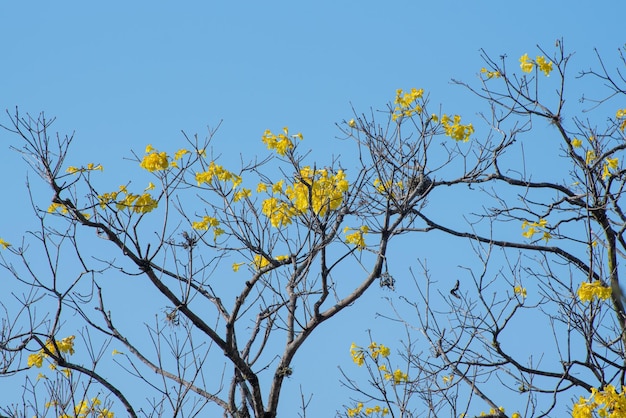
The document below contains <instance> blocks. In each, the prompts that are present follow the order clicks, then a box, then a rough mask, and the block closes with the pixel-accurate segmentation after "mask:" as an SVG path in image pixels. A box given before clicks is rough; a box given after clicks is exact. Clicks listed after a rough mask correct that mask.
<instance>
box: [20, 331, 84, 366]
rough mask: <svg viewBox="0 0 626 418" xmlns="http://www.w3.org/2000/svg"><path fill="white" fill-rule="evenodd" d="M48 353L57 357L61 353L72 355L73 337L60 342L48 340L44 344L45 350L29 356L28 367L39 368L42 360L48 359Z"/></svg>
mask: <svg viewBox="0 0 626 418" xmlns="http://www.w3.org/2000/svg"><path fill="white" fill-rule="evenodd" d="M48 352H50V353H52V354H54V355H55V356H59V355H60V354H61V353H68V354H70V355H72V354H74V336H73V335H70V336H69V337H65V338H63V339H62V340H61V341H53V340H50V341H48V342H46V348H45V349H43V348H42V349H41V350H39V351H38V352H36V353H33V354H30V355H29V356H28V359H27V363H26V364H27V366H28V367H33V366H35V367H41V365H42V364H43V360H44V359H45V358H46V357H48Z"/></svg>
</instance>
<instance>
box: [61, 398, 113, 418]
mask: <svg viewBox="0 0 626 418" xmlns="http://www.w3.org/2000/svg"><path fill="white" fill-rule="evenodd" d="M100 405H102V401H101V400H100V399H98V398H91V402H89V401H87V400H86V399H83V400H82V401H80V402H79V403H77V404H76V405H75V406H74V413H73V414H61V415H59V418H87V417H94V418H114V417H115V414H114V413H113V412H111V411H109V410H108V409H106V408H100Z"/></svg>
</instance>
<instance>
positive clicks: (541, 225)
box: [522, 219, 552, 242]
mask: <svg viewBox="0 0 626 418" xmlns="http://www.w3.org/2000/svg"><path fill="white" fill-rule="evenodd" d="M547 226H548V221H546V220H545V219H539V222H528V221H526V220H525V221H524V222H522V229H524V230H525V231H524V232H522V236H524V237H525V238H528V239H532V237H533V236H534V235H535V234H537V233H540V232H542V233H543V236H542V237H541V239H542V240H544V241H545V242H548V241H549V240H550V238H552V235H551V234H550V233H549V232H548V231H547V229H546V228H547Z"/></svg>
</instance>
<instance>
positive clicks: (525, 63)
mask: <svg viewBox="0 0 626 418" xmlns="http://www.w3.org/2000/svg"><path fill="white" fill-rule="evenodd" d="M519 62H520V67H521V69H522V71H523V72H525V73H529V72H531V71H532V70H533V67H534V65H535V64H533V62H532V61H530V59H529V58H528V54H524V55H522V56H521V57H520V59H519Z"/></svg>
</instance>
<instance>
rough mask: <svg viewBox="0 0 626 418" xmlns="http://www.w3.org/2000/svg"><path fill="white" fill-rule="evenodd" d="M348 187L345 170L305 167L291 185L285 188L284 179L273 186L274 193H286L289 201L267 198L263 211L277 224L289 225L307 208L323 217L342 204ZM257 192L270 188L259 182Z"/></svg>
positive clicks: (274, 224) (276, 225)
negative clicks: (333, 171)
mask: <svg viewBox="0 0 626 418" xmlns="http://www.w3.org/2000/svg"><path fill="white" fill-rule="evenodd" d="M348 187H349V182H348V180H346V175H345V173H344V172H343V170H338V171H337V172H336V173H334V174H333V173H332V172H331V171H330V170H327V169H318V170H313V169H311V168H310V167H308V166H307V167H303V168H302V169H301V170H300V173H299V174H298V175H296V178H295V179H294V182H293V184H292V185H289V186H287V187H286V188H284V180H280V181H278V182H276V183H274V184H273V185H272V193H273V194H275V195H276V194H284V196H286V197H287V200H284V199H281V198H279V197H276V196H272V197H270V198H268V199H265V200H264V201H263V205H262V212H263V214H264V215H265V216H267V217H268V218H269V219H270V222H271V224H272V226H274V227H280V226H283V225H289V224H290V223H291V222H292V218H293V217H294V216H297V215H300V214H304V213H306V212H307V211H312V212H313V213H315V214H316V215H319V216H324V215H325V214H326V213H327V212H328V211H331V210H336V209H337V208H338V207H339V206H340V205H341V203H342V202H343V195H344V193H345V192H346V191H347V190H348ZM257 191H259V192H262V191H267V185H265V184H259V186H258V187H257Z"/></svg>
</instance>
